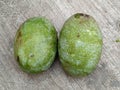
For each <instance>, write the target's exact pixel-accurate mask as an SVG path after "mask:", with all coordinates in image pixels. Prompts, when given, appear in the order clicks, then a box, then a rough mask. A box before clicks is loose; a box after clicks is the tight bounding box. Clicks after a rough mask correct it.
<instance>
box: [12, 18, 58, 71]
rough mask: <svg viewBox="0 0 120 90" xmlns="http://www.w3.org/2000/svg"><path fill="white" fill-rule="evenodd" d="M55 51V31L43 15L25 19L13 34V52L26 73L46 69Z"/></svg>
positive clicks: (51, 61)
mask: <svg viewBox="0 0 120 90" xmlns="http://www.w3.org/2000/svg"><path fill="white" fill-rule="evenodd" d="M56 51H57V33H56V30H55V28H54V26H53V25H52V24H51V22H50V21H48V20H47V19H46V18H44V17H34V18H30V19H28V20H27V21H25V22H24V23H23V24H22V25H21V27H20V28H19V30H18V31H17V33H16V36H15V42H14V54H15V58H16V59H17V61H18V63H19V65H20V67H21V68H22V69H23V71H25V72H28V73H38V72H42V71H45V70H47V69H48V68H49V67H50V66H51V64H52V63H53V61H54V58H55V55H56Z"/></svg>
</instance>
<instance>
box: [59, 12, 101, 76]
mask: <svg viewBox="0 0 120 90" xmlns="http://www.w3.org/2000/svg"><path fill="white" fill-rule="evenodd" d="M102 44H103V43H102V35H101V31H100V29H99V27H98V24H97V23H96V21H95V20H94V18H93V17H91V16H89V15H86V14H82V13H77V14H74V15H73V16H71V17H70V18H69V19H68V20H67V21H66V22H65V24H64V25H63V28H62V30H61V32H60V36H59V42H58V51H59V57H60V61H61V64H62V66H63V69H64V70H65V72H66V73H68V74H69V75H73V76H86V75H88V74H90V73H91V72H92V71H93V70H94V69H95V68H96V66H97V64H98V62H99V59H100V56H101V51H102Z"/></svg>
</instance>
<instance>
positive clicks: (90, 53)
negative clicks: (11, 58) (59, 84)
mask: <svg viewBox="0 0 120 90" xmlns="http://www.w3.org/2000/svg"><path fill="white" fill-rule="evenodd" d="M57 45H58V48H57ZM57 49H58V53H59V57H60V61H61V64H62V66H63V69H64V70H65V71H66V72H67V73H68V74H70V75H74V76H85V75H88V74H89V73H91V72H92V71H93V70H94V69H95V67H96V65H97V63H98V61H99V59H100V56H101V50H102V35H101V32H100V29H99V27H98V24H97V23H96V21H95V20H94V18H93V17H91V16H89V15H86V14H82V13H77V14H74V15H73V16H71V17H70V18H69V19H68V20H67V21H66V22H65V24H64V25H63V28H62V30H61V32H60V36H59V39H58V43H57V32H56V30H55V27H54V26H53V25H52V24H51V22H49V21H48V20H47V19H46V18H44V17H34V18H30V19H28V20H27V21H25V22H24V23H23V24H22V25H21V26H20V28H19V30H18V31H17V33H16V37H15V45H14V52H15V57H16V59H17V61H18V63H19V65H20V67H21V68H22V69H23V71H26V72H28V73H38V72H42V71H45V70H47V69H48V68H49V67H50V66H51V64H52V63H53V61H54V59H55V55H56V52H57Z"/></svg>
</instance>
